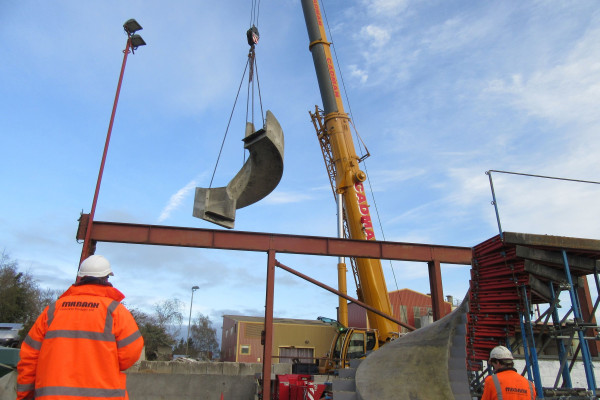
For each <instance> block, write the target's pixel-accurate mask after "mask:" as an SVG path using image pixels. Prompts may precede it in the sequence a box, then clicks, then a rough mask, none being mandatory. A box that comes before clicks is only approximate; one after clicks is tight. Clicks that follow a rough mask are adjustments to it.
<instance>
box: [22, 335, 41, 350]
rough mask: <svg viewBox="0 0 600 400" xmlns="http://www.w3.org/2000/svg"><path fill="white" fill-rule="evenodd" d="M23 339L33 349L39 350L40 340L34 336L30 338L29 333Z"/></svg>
mask: <svg viewBox="0 0 600 400" xmlns="http://www.w3.org/2000/svg"><path fill="white" fill-rule="evenodd" d="M23 341H24V342H25V343H27V344H28V345H29V346H31V347H32V348H33V349H35V350H39V349H41V348H42V342H39V341H37V340H35V339H34V338H32V337H31V336H29V335H27V337H25V340H23Z"/></svg>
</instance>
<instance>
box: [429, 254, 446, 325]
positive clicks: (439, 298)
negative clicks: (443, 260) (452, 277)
mask: <svg viewBox="0 0 600 400" xmlns="http://www.w3.org/2000/svg"><path fill="white" fill-rule="evenodd" d="M427 266H428V269H429V287H430V290H431V309H432V311H433V320H434V321H437V320H438V319H441V318H442V317H443V316H444V315H445V313H444V289H443V288H442V269H441V268H440V263H439V261H429V262H428V263H427Z"/></svg>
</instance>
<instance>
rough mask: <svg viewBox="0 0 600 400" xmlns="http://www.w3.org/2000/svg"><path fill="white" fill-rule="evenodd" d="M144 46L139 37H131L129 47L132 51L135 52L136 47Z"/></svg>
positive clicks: (142, 40)
mask: <svg viewBox="0 0 600 400" xmlns="http://www.w3.org/2000/svg"><path fill="white" fill-rule="evenodd" d="M145 45H146V42H144V39H142V37H141V36H140V35H131V47H132V48H133V49H134V50H137V48H138V47H140V46H145Z"/></svg>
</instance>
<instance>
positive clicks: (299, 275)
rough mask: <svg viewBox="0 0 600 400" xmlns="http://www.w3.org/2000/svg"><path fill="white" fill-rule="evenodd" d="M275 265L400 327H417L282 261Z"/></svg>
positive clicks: (276, 262)
mask: <svg viewBox="0 0 600 400" xmlns="http://www.w3.org/2000/svg"><path fill="white" fill-rule="evenodd" d="M275 265H276V266H278V267H279V268H281V269H283V270H284V271H287V272H289V273H291V274H294V275H296V276H297V277H299V278H302V279H304V280H306V281H308V282H310V283H312V284H314V285H317V286H319V287H320V288H322V289H325V290H327V291H329V292H331V293H334V294H337V295H338V296H340V297H342V298H344V299H346V300H348V301H351V302H353V303H356V304H358V305H359V306H361V307H362V308H364V309H366V310H368V311H371V312H372V313H375V314H377V315H380V316H382V317H383V318H386V319H388V320H390V321H392V322H394V323H396V324H398V325H400V326H402V327H404V328H406V329H408V330H409V331H414V330H415V329H417V328H415V327H414V326H412V325H409V324H406V323H404V322H402V321H399V320H397V319H396V318H394V317H393V316H391V315H387V314H386V313H383V312H381V311H379V310H378V309H376V308H373V307H371V306H370V305H368V304H365V303H363V302H362V301H360V300H358V299H355V298H353V297H350V296H348V295H347V294H345V293H342V292H340V291H339V290H336V289H334V288H332V287H331V286H328V285H326V284H324V283H321V282H319V281H317V280H316V279H313V278H311V277H310V276H308V275H304V274H303V273H302V272H298V271H296V270H294V269H292V268H290V267H288V266H286V265H283V264H282V263H280V262H279V261H275Z"/></svg>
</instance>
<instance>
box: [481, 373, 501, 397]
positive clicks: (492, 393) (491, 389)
mask: <svg viewBox="0 0 600 400" xmlns="http://www.w3.org/2000/svg"><path fill="white" fill-rule="evenodd" d="M497 398H498V396H497V395H496V387H495V386H494V382H493V380H492V377H491V376H488V377H487V378H485V381H484V384H483V396H481V400H496V399H497Z"/></svg>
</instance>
